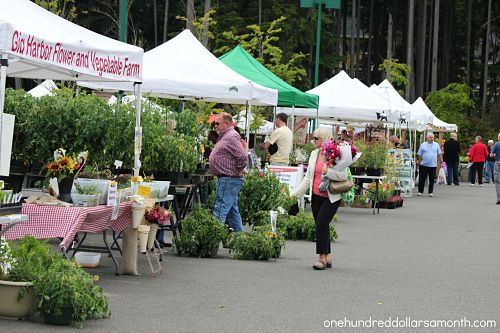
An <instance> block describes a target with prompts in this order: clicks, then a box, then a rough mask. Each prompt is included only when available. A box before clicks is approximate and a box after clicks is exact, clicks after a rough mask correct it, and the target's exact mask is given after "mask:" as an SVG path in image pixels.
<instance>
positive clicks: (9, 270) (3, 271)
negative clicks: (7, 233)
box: [0, 236, 56, 318]
mask: <svg viewBox="0 0 500 333" xmlns="http://www.w3.org/2000/svg"><path fill="white" fill-rule="evenodd" d="M55 256H56V254H55V253H54V252H53V251H52V249H51V247H50V245H49V244H48V243H47V242H46V241H39V240H36V239H35V238H33V237H31V236H28V237H25V238H23V239H21V240H20V241H19V242H18V244H17V245H16V246H14V245H13V243H10V242H7V241H5V240H0V261H1V262H0V299H1V300H2V301H1V302H0V316H4V317H13V318H26V317H28V316H30V315H31V314H33V312H34V310H35V305H36V302H35V292H34V290H33V284H34V283H36V281H38V280H39V276H40V274H41V273H42V272H44V271H45V270H46V269H47V267H49V266H50V264H51V262H52V261H53V260H54V258H55Z"/></svg>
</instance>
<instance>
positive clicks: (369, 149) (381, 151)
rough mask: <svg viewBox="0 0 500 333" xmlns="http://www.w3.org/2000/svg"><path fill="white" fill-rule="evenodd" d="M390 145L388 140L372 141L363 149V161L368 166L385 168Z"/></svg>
mask: <svg viewBox="0 0 500 333" xmlns="http://www.w3.org/2000/svg"><path fill="white" fill-rule="evenodd" d="M387 150H388V146H387V143H386V142H372V143H369V144H367V145H366V146H365V148H364V150H363V155H364V158H363V161H362V163H364V165H365V166H366V167H367V168H374V169H383V168H384V167H385V164H386V160H387Z"/></svg>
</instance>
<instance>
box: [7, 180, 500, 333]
mask: <svg viewBox="0 0 500 333" xmlns="http://www.w3.org/2000/svg"><path fill="white" fill-rule="evenodd" d="M337 229H338V232H339V240H338V242H337V243H336V244H335V245H334V268H333V269H332V270H326V271H313V270H312V268H311V265H312V264H313V263H314V261H315V254H314V252H315V247H314V243H310V242H303V241H297V242H294V241H289V242H287V244H286V248H285V250H284V253H283V257H282V258H281V259H278V260H277V261H269V262H256V261H238V260H231V259H229V256H228V255H227V250H222V251H221V255H220V256H219V257H218V258H214V259H198V258H188V257H177V256H174V255H172V254H171V253H169V254H168V255H167V258H166V261H165V264H166V273H164V274H163V275H162V276H160V277H159V278H157V279H151V278H150V277H149V276H148V275H147V274H143V276H141V277H130V276H118V277H115V276H113V275H112V274H113V269H112V263H111V261H110V260H109V259H108V258H103V260H102V261H103V264H104V265H103V266H102V267H100V268H99V269H98V270H97V271H95V272H96V273H98V274H102V276H101V280H100V283H101V285H102V286H103V288H104V290H105V291H106V293H107V294H108V296H109V299H110V306H111V310H112V316H111V318H110V319H106V320H98V321H88V322H87V323H86V325H85V327H86V328H85V330H91V331H92V332H108V333H109V332H134V333H137V332H151V333H152V332H204V333H208V332H238V333H241V332H321V331H338V332H500V301H499V300H500V288H499V287H500V259H499V258H500V206H498V205H495V190H494V187H493V185H491V184H487V185H485V187H483V188H479V187H469V186H468V185H466V183H462V184H461V186H460V187H455V186H446V185H441V186H437V188H436V189H435V196H434V197H433V198H429V197H418V198H417V197H415V198H411V199H407V200H406V201H405V203H404V207H403V208H402V209H396V210H385V209H384V210H381V213H380V215H376V216H373V215H371V210H368V209H353V208H341V209H340V222H339V223H337ZM169 251H170V250H169ZM147 271H148V267H147V266H146V261H145V260H141V272H144V273H146V272H147ZM0 301H1V300H0ZM344 317H347V319H351V320H368V319H369V318H370V317H371V318H372V319H376V320H387V319H389V318H392V319H395V318H396V317H399V319H402V320H405V318H406V317H410V318H411V319H412V320H437V319H442V320H460V319H462V318H464V317H466V318H467V320H470V321H471V322H472V321H473V320H476V319H480V320H486V319H493V320H496V321H497V326H498V327H497V328H495V329H476V330H474V329H471V328H466V329H458V328H448V329H446V328H442V329H434V328H420V329H401V328H393V329H388V328H384V329H373V328H371V329H366V328H365V329H359V328H351V329H338V328H337V329H335V328H325V327H324V325H325V321H329V320H341V319H344ZM0 331H1V332H2V333H10V332H13V333H14V332H15V333H20V332H53V331H68V332H69V331H71V332H74V329H69V328H60V327H51V326H47V325H41V324H38V323H30V322H15V321H5V320H0Z"/></svg>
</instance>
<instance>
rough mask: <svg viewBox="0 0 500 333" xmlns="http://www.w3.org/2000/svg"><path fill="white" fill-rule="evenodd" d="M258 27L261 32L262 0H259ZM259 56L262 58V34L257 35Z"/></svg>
mask: <svg viewBox="0 0 500 333" xmlns="http://www.w3.org/2000/svg"><path fill="white" fill-rule="evenodd" d="M259 29H260V31H261V32H262V0H259ZM259 44H260V45H259V58H261V59H264V50H263V48H262V36H260V37H259Z"/></svg>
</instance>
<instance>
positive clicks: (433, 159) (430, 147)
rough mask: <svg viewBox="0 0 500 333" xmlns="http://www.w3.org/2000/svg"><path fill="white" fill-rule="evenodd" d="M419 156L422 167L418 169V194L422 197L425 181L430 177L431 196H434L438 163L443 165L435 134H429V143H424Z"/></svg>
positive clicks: (419, 150)
mask: <svg viewBox="0 0 500 333" xmlns="http://www.w3.org/2000/svg"><path fill="white" fill-rule="evenodd" d="M417 155H418V156H419V159H420V160H421V161H420V165H419V168H418V171H419V172H418V174H419V176H418V194H417V196H419V197H420V196H422V194H423V193H424V188H425V181H426V180H427V177H429V196H430V197H432V196H433V195H434V194H433V192H434V179H436V169H437V166H438V163H439V164H441V163H442V162H443V161H442V159H443V156H442V152H441V148H440V147H439V144H438V143H437V142H434V134H432V133H429V134H427V141H426V142H423V143H422V144H421V145H420V148H419V149H418V153H417Z"/></svg>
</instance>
